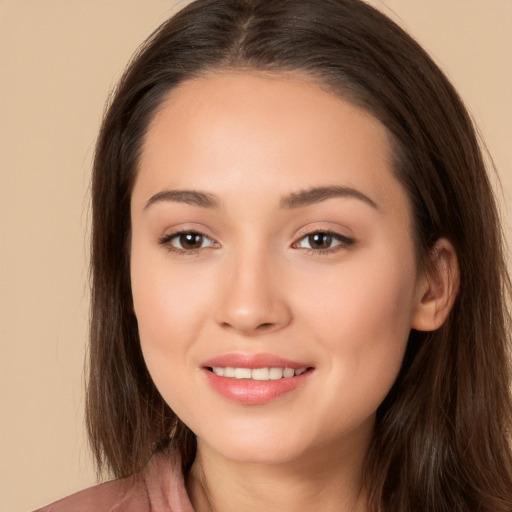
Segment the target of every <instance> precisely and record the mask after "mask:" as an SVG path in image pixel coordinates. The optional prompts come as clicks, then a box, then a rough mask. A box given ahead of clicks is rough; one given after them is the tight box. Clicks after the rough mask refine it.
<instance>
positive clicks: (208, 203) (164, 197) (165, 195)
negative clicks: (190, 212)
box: [144, 190, 220, 209]
mask: <svg viewBox="0 0 512 512" xmlns="http://www.w3.org/2000/svg"><path fill="white" fill-rule="evenodd" d="M160 201H172V202H175V203H185V204H190V205H192V206H200V207H202V208H218V207H219V206H220V202H219V201H218V199H217V198H216V197H215V196H214V195H213V194H208V193H205V192H199V191H198V190H163V191H162V192H158V193H157V194H155V195H154V196H152V197H151V198H150V199H149V201H148V202H147V203H146V206H145V207H144V209H146V208H148V207H149V206H151V205H152V204H155V203H158V202H160Z"/></svg>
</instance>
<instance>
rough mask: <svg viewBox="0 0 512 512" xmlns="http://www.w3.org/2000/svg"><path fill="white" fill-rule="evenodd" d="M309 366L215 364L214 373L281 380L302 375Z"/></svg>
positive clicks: (223, 375)
mask: <svg viewBox="0 0 512 512" xmlns="http://www.w3.org/2000/svg"><path fill="white" fill-rule="evenodd" d="M306 370H307V368H298V369H297V370H294V369H293V368H254V369H251V368H232V367H229V366H228V367H225V368H224V367H221V366H214V367H213V368H212V371H213V373H215V375H218V376H219V377H230V378H235V379H252V380H279V379H282V378H285V379H289V378H290V377H295V376H299V375H302V374H303V373H304V372H305V371H306Z"/></svg>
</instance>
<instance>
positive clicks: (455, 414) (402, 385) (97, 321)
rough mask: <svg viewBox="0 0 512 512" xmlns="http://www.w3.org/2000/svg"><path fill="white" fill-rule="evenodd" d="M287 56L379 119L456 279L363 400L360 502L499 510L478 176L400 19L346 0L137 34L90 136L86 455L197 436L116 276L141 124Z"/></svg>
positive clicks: (497, 363)
mask: <svg viewBox="0 0 512 512" xmlns="http://www.w3.org/2000/svg"><path fill="white" fill-rule="evenodd" d="M222 69H251V70H266V71H269V70H270V71H278V72H282V71H286V72H300V73H301V74H306V75H309V76H311V78H312V79H314V80H316V81H319V82H320V83H322V84H323V85H324V86H327V87H329V88H330V89H331V90H332V91H333V92H334V93H335V94H339V95H341V96H343V97H345V98H348V99H349V100H350V101H353V102H355V103H356V104H357V105H359V106H361V107H362V108H365V109H366V110H368V111H369V112H370V113H371V114H372V115H374V116H375V117H377V118H378V119H379V120H380V121H381V122H382V123H383V124H384V125H385V126H386V127H387V129H388V131H389V133H390V135H391V137H392V140H393V145H394V171H395V173H396V176H397V178H398V180H400V182H401V183H402V184H403V186H404V187H405V189H406V190H407V192H408V194H409V196H410V198H411V201H412V204H413V209H414V222H415V237H416V246H417V252H418V258H419V261H422V262H424V263H425V262H426V261H427V260H428V255H429V251H430V250H431V249H432V247H433V245H434V243H435V241H436V240H437V239H438V238H439V237H446V238H448V239H449V240H450V241H451V243H452V244H453V245H454V247H455V249H456V251H457V255H458V261H459V266H460V276H461V277H460V282H461V284H460V290H459V293H458V296H457V299H456V302H455V304H454V307H453V309H452V311H451V313H450V316H449V318H448V320H447V321H446V322H445V324H444V325H443V326H442V327H441V328H440V329H438V330H437V331H435V332H430V333H423V332H417V331H412V332H411V334H410V338H409V343H408V347H407V351H406V355H405V358H404V362H403V365H402V368H401V371H400V374H399V376H398V378H397V381H396V383H395V384H394V386H393V388H392V390H391V391H390V393H389V394H388V396H387V397H386V399H385V401H384V402H383V404H382V405H381V406H380V408H379V410H378V411H377V421H376V427H375V434H374V437H373V441H372V443H371V446H370V447H369V450H368V453H367V457H366V464H365V481H364V483H365V486H366V488H367V489H368V493H369V500H370V503H369V507H370V509H371V510H372V511H379V512H385V511H390V512H391V511H393V512H411V511H412V510H415V511H419V510H424V511H429V512H441V511H443V512H445V511H446V512H448V511H450V512H456V511H461V512H462V511H465V512H469V511H477V510H478V511H487V512H490V511H493V512H498V511H502V512H510V510H512V454H511V444H510V443H511V434H512V432H511V431H512V409H511V408H512V406H511V397H510V384H511V380H510V353H509V350H510V330H511V326H510V310H509V307H510V290H511V287H510V281H509V278H508V275H507V268H506V262H505V259H504V248H503V237H502V233H501V230H500V221H499V215H498V212H497V208H496V205H495V201H494V197H493V193H492V190H491V186H490V184H489V180H488V177H487V174H486V171H485V167H484V163H483V159H482V154H481V151H480V149H479V144H478V141H477V138H476V136H475V130H474V127H473V126H472V123H471V120H470V118H469V116H468V114H467V112H466V110H465V108H464V106H463V104H462V102H461V100H460V99H459V97H458V95H457V93H456V91H455V90H454V88H453V87H452V85H451V84H450V83H449V81H448V80H447V79H446V77H445V76H444V75H443V73H442V72H441V71H440V70H439V69H438V67H437V66H436V65H435V64H434V63H433V61H432V60H431V59H430V58H429V56H428V55H427V54H426V53H425V51H424V50H423V49H422V48H421V47H420V46H419V45H418V44H417V43H416V42H415V41H414V40H413V39H412V38H411V37H410V36H409V35H407V34H406V33H405V32H404V31H403V30H402V29H401V28H399V27H398V26H397V25H396V24H395V23H393V22H392V21H390V20H389V19H388V18H386V17H385V16H384V15H383V14H381V13H379V12H378V11H377V10H375V9H373V8H372V7H370V6H368V5H367V4H365V3H364V2H362V1H360V0H301V1H295V0H198V1H195V2H193V3H191V4H190V5H188V6H187V7H185V8H184V9H183V10H182V11H180V12H179V13H178V14H177V15H175V16H174V17H173V18H171V19H170V20H168V21H167V22H166V23H164V24H163V25H162V26H161V27H160V28H159V29H158V30H157V31H156V32H155V33H154V34H153V35H152V36H151V37H150V38H149V39H148V40H147V41H146V42H145V43H144V44H143V46H142V47H141V48H140V50H139V52H138V53H137V55H136V56H135V57H134V59H133V61H132V62H131V64H130V66H129V67H128V69H127V71H126V72H125V74H124V76H123V78H122V80H121V81H120V83H119V86H118V88H117V89H116V91H115V93H114V96H113V99H112V101H111V103H110V106H109V108H108V110H107V113H106V116H105V119H104V122H103V126H102V129H101V132H100V135H99V139H98V143H97V148H96V154H95V161H94V173H93V185H92V211H93V226H92V227H93V233H92V278H93V280H92V315H91V329H90V362H89V383H88V394H87V425H88V430H89V436H90V440H91V445H92V449H93V452H94V454H95V457H96V461H97V465H98V468H100V470H101V469H102V468H103V469H105V468H106V469H109V470H110V471H111V472H112V473H113V474H114V475H115V476H117V477H122V476H126V475H128V474H131V473H134V472H136V471H138V470H140V468H141V467H143V466H144V464H145V463H146V462H147V461H148V459H149V458H150V457H151V456H152V455H153V454H154V453H155V452H157V451H159V450H161V449H162V448H163V447H164V446H166V445H167V444H168V443H169V439H170V442H171V443H172V444H173V445H174V446H176V447H177V448H178V449H179V450H180V452H181V454H182V459H183V464H184V468H185V470H187V468H188V467H190V464H191V463H192V461H193V458H194V453H195V438H194V435H193V434H192V433H191V432H190V430H189V429H188V428H187V427H186V426H185V425H184V424H183V423H182V422H181V421H180V420H179V419H178V418H177V417H176V415H175V414H174V413H173V412H172V410H171V409H170V408H169V406H168V405H167V404H166V403H165V402H164V401H163V399H162V397H161V396H160V394H159V393H158V391H157V390H156V388H155V386H154V384H153V382H152V380H151V377H150V375H149V373H148V371H147V369H146V366H145V364H144V360H143V357H142V353H141V349H140V343H139V339H138V332H137V323H136V320H135V316H134V314H133V310H132V302H131V289H130V278H129V264H130V254H129V244H130V208H129V205H130V195H131V190H132V187H133V183H134V180H135V177H136V173H137V162H138V158H139V155H140V150H141V146H142V144H143V139H144V134H145V132H146V130H147V128H148V124H149V122H150V120H151V119H152V116H154V114H155V112H156V111H157V109H158V107H159V105H160V104H161V103H162V101H163V100H164V99H165V97H166V95H167V94H168V93H169V91H170V90H171V89H172V88H173V87H175V86H176V85H177V84H179V83H181V82H183V81H184V80H188V79H191V78H193V77H195V76H198V75H199V74H201V73H205V72H207V71H215V70H222Z"/></svg>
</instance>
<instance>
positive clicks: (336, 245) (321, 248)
mask: <svg viewBox="0 0 512 512" xmlns="http://www.w3.org/2000/svg"><path fill="white" fill-rule="evenodd" d="M353 244H354V240H353V239H352V238H348V237H346V236H343V235H340V234H339V233H333V232H332V233H331V232H329V231H315V232H314V233H310V234H309V235H306V236H304V237H302V238H301V239H300V240H299V241H298V242H297V243H295V244H293V246H294V247H296V248H298V249H307V250H309V251H314V252H317V253H319V254H322V253H329V252H332V251H335V250H337V249H343V248H348V247H350V246H351V245H353Z"/></svg>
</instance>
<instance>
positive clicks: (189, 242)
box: [179, 233, 203, 249]
mask: <svg viewBox="0 0 512 512" xmlns="http://www.w3.org/2000/svg"><path fill="white" fill-rule="evenodd" d="M179 241H180V245H181V247H183V249H199V248H200V247H201V246H202V245H203V236H202V235H199V234H198V233H183V234H181V235H180V238H179Z"/></svg>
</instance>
